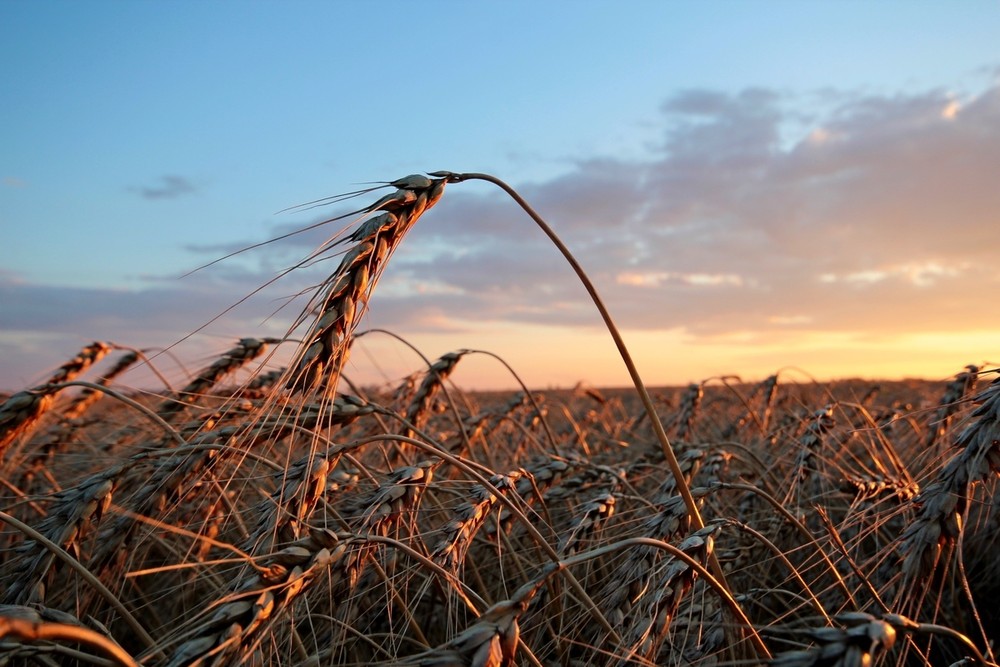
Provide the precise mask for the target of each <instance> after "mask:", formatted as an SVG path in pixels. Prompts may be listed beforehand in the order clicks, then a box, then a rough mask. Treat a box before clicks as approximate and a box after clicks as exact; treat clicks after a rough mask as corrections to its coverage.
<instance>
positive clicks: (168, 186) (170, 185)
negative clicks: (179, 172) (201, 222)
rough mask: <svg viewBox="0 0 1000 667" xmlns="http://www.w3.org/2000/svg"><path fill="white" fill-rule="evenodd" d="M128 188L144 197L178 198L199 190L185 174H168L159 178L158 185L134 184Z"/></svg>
mask: <svg viewBox="0 0 1000 667" xmlns="http://www.w3.org/2000/svg"><path fill="white" fill-rule="evenodd" d="M128 190H129V192H134V193H136V194H138V195H139V196H140V197H142V198H143V199H177V198H178V197H183V196H185V195H190V194H194V193H196V192H198V187H197V186H196V185H195V184H194V183H192V182H191V181H190V180H188V179H186V178H184V177H183V176H175V175H170V174H167V175H165V176H161V177H160V178H159V184H158V185H149V186H133V187H130V188H129V189H128Z"/></svg>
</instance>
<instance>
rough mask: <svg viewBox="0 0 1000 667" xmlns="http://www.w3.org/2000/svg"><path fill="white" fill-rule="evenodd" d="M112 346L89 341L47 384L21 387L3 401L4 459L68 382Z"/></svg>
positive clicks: (0, 446) (0, 448) (0, 436)
mask: <svg viewBox="0 0 1000 667" xmlns="http://www.w3.org/2000/svg"><path fill="white" fill-rule="evenodd" d="M110 351H111V346H110V345H108V344H107V343H102V342H100V341H97V342H94V343H91V344H90V345H87V346H86V347H84V348H83V349H82V350H80V353H79V354H77V355H76V356H75V357H73V358H72V359H70V360H69V361H67V362H66V363H65V364H63V365H62V366H60V367H59V368H58V369H57V370H56V372H55V373H53V374H52V376H51V377H49V379H48V381H46V382H45V383H44V384H42V385H39V386H37V387H35V388H34V389H26V390H24V391H19V392H17V393H16V394H14V395H13V396H11V397H10V398H8V399H7V400H6V401H4V402H3V404H0V459H2V458H3V454H4V452H5V451H7V448H8V447H9V446H10V445H11V444H12V443H13V442H14V441H15V440H17V439H18V438H21V437H25V436H27V435H28V434H29V433H31V432H32V431H33V430H34V428H35V426H36V425H37V424H38V420H39V419H41V418H42V415H43V414H45V411H46V410H48V409H49V408H50V407H51V406H52V401H53V397H54V396H55V394H56V392H58V391H59V390H60V389H61V388H62V387H61V386H60V385H61V384H62V383H64V382H69V381H70V380H73V379H74V378H76V377H78V376H79V375H80V374H81V373H83V372H84V371H86V370H87V369H88V368H90V367H91V366H92V365H93V364H95V363H97V362H98V361H100V360H101V359H103V358H104V355H106V354H107V353H108V352H110Z"/></svg>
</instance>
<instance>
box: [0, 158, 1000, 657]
mask: <svg viewBox="0 0 1000 667" xmlns="http://www.w3.org/2000/svg"><path fill="white" fill-rule="evenodd" d="M471 178H483V179H486V180H489V178H490V177H485V176H484V175H479V174H451V173H448V172H438V173H435V174H431V175H430V176H429V177H428V176H419V175H416V176H409V177H406V178H403V179H400V180H398V181H395V182H392V183H391V184H389V185H391V186H392V188H393V192H392V193H391V194H389V195H386V196H385V197H382V198H381V199H378V200H377V201H374V202H373V203H371V204H370V205H366V206H365V207H363V208H361V209H359V210H358V211H355V212H354V214H355V215H356V216H357V217H358V222H357V224H356V225H355V227H354V230H353V231H352V232H351V233H350V234H347V235H344V236H343V237H342V238H340V239H339V240H337V241H336V242H334V243H331V244H329V245H327V246H324V247H321V248H319V249H317V251H316V254H315V255H314V257H319V256H321V255H322V256H325V255H332V256H336V255H339V265H338V266H337V269H336V270H335V271H334V272H333V273H332V274H331V275H330V276H329V278H328V279H327V280H326V282H324V283H323V284H322V285H320V286H319V287H318V288H317V290H316V292H315V295H314V298H313V299H312V301H311V303H310V304H309V307H308V308H306V309H305V311H304V312H303V315H302V317H301V318H300V320H299V321H298V322H296V323H295V325H294V326H293V329H292V332H294V334H295V335H294V338H295V339H296V340H297V341H298V343H297V345H298V347H297V351H296V352H295V354H294V355H293V356H292V358H291V359H290V362H289V363H288V364H287V366H285V367H283V368H280V369H276V370H273V371H271V370H268V368H269V367H268V366H266V365H265V364H264V363H263V362H264V360H266V359H267V354H268V351H269V349H273V347H275V346H278V345H289V344H291V343H288V342H284V343H283V342H282V341H280V340H276V339H261V338H245V339H242V340H240V341H238V342H237V343H236V344H235V346H234V347H232V348H231V349H229V350H228V351H226V352H225V353H223V354H221V355H220V356H219V357H218V358H217V359H216V360H214V361H213V362H211V363H208V364H206V365H205V366H204V367H203V368H200V369H195V370H194V371H192V372H191V373H190V375H189V377H187V378H186V379H185V380H184V382H183V383H172V384H169V386H168V385H164V387H165V388H161V389H158V390H157V391H155V392H151V391H141V392H140V391H137V390H133V389H130V388H129V386H128V385H127V384H125V383H123V382H120V380H119V379H120V378H121V377H122V374H123V373H127V372H128V370H129V368H130V367H132V366H134V365H136V364H145V365H147V366H148V367H153V368H155V366H156V362H155V360H154V361H150V360H148V359H146V358H145V357H144V356H143V355H142V353H140V352H138V351H131V350H124V349H121V348H119V347H117V346H114V345H110V344H107V343H101V342H96V343H94V344H92V345H89V346H87V347H85V348H84V349H82V350H81V351H80V352H79V354H78V355H77V356H76V357H74V358H73V359H71V360H69V361H68V362H67V363H65V364H64V365H63V366H62V367H60V368H59V369H58V370H57V371H56V372H54V374H53V375H52V376H51V377H50V378H49V380H48V381H47V382H45V383H43V384H41V385H39V386H36V387H30V388H26V389H24V390H22V391H18V392H16V393H13V394H11V395H9V396H6V397H4V398H3V400H2V402H0V456H2V459H0V469H2V470H0V528H2V532H0V665H6V664H11V665H15V664H16V665H21V664H25V665H63V664H74V665H76V664H79V665H90V664H94V665H135V664H141V665H148V666H151V667H153V666H166V667H181V666H187V665H315V666H317V667H318V666H320V665H366V664H398V665H411V666H414V667H417V666H421V665H425V666H428V667H432V666H433V667H446V666H448V667H450V666H452V665H454V666H459V665H464V666H472V667H499V666H505V665H514V664H517V665H533V666H536V667H538V666H545V667H548V666H550V665H566V666H570V665H574V666H575V665H581V666H582V665H619V664H621V665H624V664H636V665H644V664H645V665H678V666H679V665H758V664H773V665H781V666H783V667H799V666H801V667H808V666H812V665H824V666H826V665H829V666H844V667H851V666H855V665H857V666H861V665H872V664H883V665H895V664H906V665H951V664H984V665H991V664H995V657H994V654H993V651H994V646H993V640H994V638H996V637H998V636H1000V609H998V608H997V607H994V606H993V605H994V604H995V600H996V599H997V596H998V594H1000V560H998V559H997V557H996V553H997V548H998V544H997V541H998V538H1000V507H998V506H997V505H998V500H997V495H996V490H997V489H996V482H997V475H998V473H1000V378H997V369H996V368H992V367H982V368H981V367H977V366H968V367H966V368H965V369H964V370H960V369H956V371H959V370H960V372H958V373H957V374H956V375H955V377H954V379H953V380H951V381H949V382H940V383H938V382H917V381H913V382H882V383H879V384H875V383H872V382H863V381H859V380H854V381H843V382H836V383H826V384H821V383H817V382H812V381H810V380H809V379H808V378H806V377H805V376H803V375H801V374H796V373H792V372H783V373H779V374H776V375H772V376H770V377H768V378H766V379H764V380H762V381H760V382H755V383H747V382H741V381H738V380H736V379H728V378H712V379H707V380H705V381H704V382H702V383H700V384H692V385H690V386H688V387H680V388H660V389H647V388H646V387H645V386H644V385H643V384H642V382H641V378H640V377H639V374H638V370H637V369H635V368H634V366H633V365H632V363H631V359H630V358H629V357H628V353H627V347H626V345H625V341H624V340H622V338H621V337H620V336H619V334H618V332H617V329H616V328H615V327H614V323H613V321H612V320H611V318H610V315H608V314H607V311H606V310H605V309H604V307H603V304H602V303H600V299H599V297H598V295H597V293H596V291H595V290H593V288H592V286H591V285H590V283H589V281H588V280H587V279H586V275H585V274H584V273H583V271H582V269H581V268H580V267H579V266H577V265H576V264H575V261H574V260H573V259H572V255H570V254H569V252H568V250H566V249H565V247H564V246H562V244H561V242H559V240H558V238H557V237H556V236H555V235H554V233H551V230H550V229H549V228H548V227H547V226H546V225H545V223H544V221H541V220H540V219H539V218H537V216H536V215H535V214H534V212H533V211H531V210H530V207H528V206H527V204H526V203H525V202H523V201H522V202H521V203H522V204H523V205H524V207H525V209H526V210H527V211H528V214H529V215H531V216H533V217H535V218H536V222H538V223H539V224H540V225H542V226H543V229H544V230H545V231H546V233H548V234H549V236H550V238H551V239H552V240H553V242H555V243H556V244H557V245H558V246H559V247H560V250H563V251H564V254H565V255H566V257H567V259H568V260H569V261H570V262H571V263H572V264H573V265H574V268H575V269H577V270H578V275H580V277H581V280H583V281H584V283H585V285H586V286H587V287H588V290H589V291H590V292H591V295H592V296H593V297H594V300H595V305H596V307H598V309H599V310H601V312H602V315H603V316H605V321H606V323H607V324H608V326H609V330H611V332H612V335H613V337H614V339H615V342H616V343H617V344H618V345H619V349H620V351H621V352H622V355H623V359H624V360H625V363H626V365H627V366H628V367H629V370H630V372H631V373H632V376H633V379H634V381H635V386H634V387H629V388H628V389H614V390H611V389H607V390H604V389H601V390H598V389H593V388H586V387H579V388H578V389H577V390H574V391H569V390H567V391H549V392H538V391H530V390H528V389H527V388H525V389H524V391H520V392H516V393H515V392H511V393H509V394H504V393H495V392H494V393H484V392H478V393H476V392H466V391H463V390H462V389H461V387H458V386H455V385H454V384H452V383H451V382H449V376H450V375H451V373H452V372H453V370H454V369H455V368H456V366H458V365H459V364H461V363H463V359H465V358H466V357H467V356H468V355H470V354H474V353H472V352H470V351H467V350H457V351H455V352H453V353H450V354H446V355H444V356H442V357H441V358H439V359H436V360H428V361H427V363H426V364H425V365H424V367H421V368H415V369H414V372H413V374H412V375H410V376H408V377H407V378H405V379H403V380H402V381H401V382H399V383H398V384H397V385H395V386H386V387H369V388H361V387H357V386H354V385H353V384H352V383H351V382H350V379H349V378H348V377H346V376H344V377H342V371H343V368H344V364H345V360H346V358H347V355H348V352H349V350H350V346H351V342H352V339H353V337H354V336H355V333H356V330H359V329H358V325H359V323H361V322H363V315H364V310H365V307H366V305H367V303H368V300H369V299H371V298H377V294H374V293H373V290H374V287H375V285H376V284H377V282H378V277H379V275H380V274H381V272H382V270H383V269H384V268H385V266H386V264H387V262H388V261H389V260H390V258H391V256H392V253H393V251H394V250H395V249H396V247H397V246H398V245H399V243H400V242H401V241H402V239H403V236H404V235H405V233H406V232H407V230H408V229H409V228H410V227H411V226H412V225H413V224H414V223H415V222H416V221H417V219H418V218H419V217H420V216H421V215H422V214H423V213H424V212H425V211H426V210H428V209H429V208H430V207H432V206H433V205H434V203H435V202H436V201H437V199H438V198H439V197H441V195H442V193H443V191H444V189H445V186H446V185H448V184H451V183H457V182H461V181H462V180H468V179H471ZM494 182H496V181H495V179H494ZM496 183H497V184H498V185H501V187H505V186H504V185H503V184H502V183H500V182H496ZM364 194H366V193H364ZM510 194H512V196H515V197H516V193H514V192H512V191H510ZM292 332H290V335H289V338H292V337H293V336H292V335H291V334H292Z"/></svg>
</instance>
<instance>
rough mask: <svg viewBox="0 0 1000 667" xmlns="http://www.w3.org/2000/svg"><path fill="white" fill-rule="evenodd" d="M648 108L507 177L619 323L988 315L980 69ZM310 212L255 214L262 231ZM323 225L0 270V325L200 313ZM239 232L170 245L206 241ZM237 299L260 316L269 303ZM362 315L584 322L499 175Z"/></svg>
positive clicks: (873, 330) (436, 325) (108, 322)
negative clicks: (74, 275)
mask: <svg viewBox="0 0 1000 667" xmlns="http://www.w3.org/2000/svg"><path fill="white" fill-rule="evenodd" d="M661 113H662V116H661V119H660V122H661V124H662V133H661V135H660V141H659V143H658V144H657V145H655V146H653V147H652V148H651V150H650V152H649V154H648V155H647V156H646V158H645V159H642V160H638V159H631V160H618V159H615V158H614V157H609V156H597V157H588V158H586V159H580V160H578V161H577V162H576V163H574V164H573V165H572V167H571V168H570V169H569V170H568V171H567V172H566V173H565V174H563V175H562V176H560V177H558V178H554V179H551V180H548V181H544V182H536V183H522V184H518V190H519V191H520V192H521V194H522V195H523V196H524V197H525V198H526V199H527V200H528V201H529V202H531V203H532V205H533V206H534V207H535V208H536V210H538V211H539V213H541V214H542V215H543V216H544V217H545V218H546V219H547V220H548V221H549V223H550V224H551V225H552V227H553V228H555V230H556V231H557V233H558V234H559V235H560V236H561V237H562V238H563V240H564V241H565V243H566V244H567V245H568V246H569V247H570V248H571V250H572V251H573V252H574V254H575V255H576V257H577V259H578V260H579V262H580V263H581V265H582V266H583V267H584V269H585V270H586V271H587V273H588V275H590V277H591V278H592V280H593V281H594V282H595V284H596V285H597V287H598V289H599V290H600V292H601V294H602V296H603V298H604V300H605V302H606V303H607V304H608V305H609V307H610V309H611V311H612V314H613V315H614V316H615V318H616V320H617V321H618V323H619V325H621V326H624V327H626V328H630V329H632V330H644V331H649V332H656V331H668V330H676V331H682V332H684V335H686V336H687V337H688V339H689V340H691V341H693V342H694V343H695V344H699V343H702V344H705V345H710V344H717V343H721V342H726V341H730V342H731V341H732V340H735V339H736V338H738V339H739V340H740V341H741V342H740V344H741V345H747V346H752V345H754V344H764V343H767V344H772V345H773V344H774V342H775V341H781V340H789V338H787V337H789V336H793V335H797V332H812V334H811V335H815V336H817V338H818V337H820V334H822V335H825V336H832V337H835V338H837V339H838V340H846V339H847V338H849V337H851V336H857V335H858V332H865V335H866V336H867V337H868V338H870V339H871V340H884V341H891V340H892V337H893V336H898V335H901V334H902V333H906V332H908V333H910V334H912V333H915V332H946V331H956V332H960V331H962V330H964V329H965V328H968V327H970V326H972V325H973V324H974V325H975V326H976V327H978V328H979V329H987V330H988V329H991V328H992V329H1000V311H997V309H994V308H990V307H988V299H989V297H990V296H991V295H992V294H995V293H996V292H997V290H998V289H1000V264H998V263H997V262H996V261H995V244H996V230H997V229H1000V189H998V188H996V186H995V172H996V169H995V165H997V164H1000V87H998V86H994V87H991V88H987V89H986V90H983V91H982V92H979V93H978V94H975V95H965V96H957V95H955V94H954V93H952V92H948V91H944V90H930V91H922V92H917V93H910V94H892V95H890V94H885V95H876V94H859V93H857V92H853V91H846V92H845V91H829V90H827V91H822V93H817V94H810V95H803V96H798V97H796V96H793V95H789V94H787V93H779V92H777V91H772V90H766V89H761V88H753V89H747V90H745V91H742V92H737V93H723V92H719V91H711V90H687V91H681V92H678V93H676V94H674V95H671V96H670V97H668V98H667V99H666V100H665V102H664V103H663V105H662V107H661ZM136 191H137V192H139V193H140V194H141V195H142V196H144V197H148V198H157V197H166V196H176V195H180V194H186V193H189V192H193V191H194V186H192V185H191V184H190V183H189V182H188V181H186V180H185V179H183V178H180V177H169V176H168V177H164V178H163V184H162V185H161V186H158V187H150V188H141V189H136ZM318 194H323V193H318ZM345 210H346V209H345ZM339 212H340V211H337V210H332V209H331V211H330V212H329V213H328V214H327V215H329V216H330V217H333V216H334V215H336V214H337V213H339ZM321 220H322V219H321V218H318V217H317V218H313V219H311V220H308V221H306V222H295V223H283V224H280V225H276V226H275V227H274V228H273V229H272V230H271V233H270V236H272V237H278V236H284V235H286V234H289V233H290V232H292V231H295V230H296V229H299V228H302V227H306V226H308V225H310V224H314V223H316V222H320V221H321ZM344 224H345V221H336V222H331V223H330V224H328V225H325V226H318V227H316V228H315V229H311V230H308V231H306V232H304V233H302V234H297V235H293V236H290V237H288V238H286V239H284V240H282V241H280V242H276V243H275V244H273V245H269V246H268V247H267V251H266V252H263V253H253V252H251V253H247V254H245V255H241V256H240V258H239V259H238V260H230V261H228V262H226V263H224V264H223V265H221V267H217V268H218V270H217V272H213V273H211V274H210V275H211V276H212V280H211V281H209V287H204V286H203V287H200V288H195V287H192V286H191V284H190V283H188V282H185V281H181V283H171V282H167V281H161V282H158V283H156V284H151V285H150V286H149V288H148V289H146V290H143V291H141V292H134V293H117V292H113V291H106V290H105V291H100V292H99V293H97V292H88V291H86V290H76V291H74V290H64V289H62V288H59V289H54V288H42V287H38V286H30V285H16V284H14V283H13V282H12V281H11V280H10V279H9V278H5V279H4V280H5V282H4V283H3V286H2V290H5V291H4V293H3V294H2V296H3V298H4V303H5V309H4V315H3V317H4V319H7V320H8V322H5V323H4V325H5V327H8V326H10V325H13V326H15V328H18V330H22V331H29V330H38V331H46V332H52V331H67V330H72V331H77V332H81V330H82V329H84V328H85V329H86V330H87V331H88V332H89V333H88V334H87V335H88V336H104V335H114V336H118V335H119V334H118V333H114V334H102V333H100V331H111V330H112V329H113V328H114V327H118V326H125V325H128V326H129V327H130V328H129V329H127V332H128V334H129V335H131V336H134V337H135V338H136V339H141V340H142V341H146V340H148V339H150V338H152V334H154V333H156V334H159V335H160V336H159V339H160V340H161V342H162V340H163V338H164V336H165V335H167V334H169V335H182V332H184V331H185V330H190V329H192V328H194V327H196V326H198V325H199V324H201V323H202V322H204V321H207V320H208V319H210V318H211V317H212V316H213V315H214V314H217V313H218V312H221V311H222V310H224V309H225V308H226V307H227V306H228V305H230V304H231V303H233V302H234V301H235V300H236V299H238V298H240V296H242V295H244V294H247V293H249V292H251V291H252V290H253V289H254V288H255V287H256V286H259V285H261V284H264V283H265V282H267V281H268V280H270V279H271V278H273V277H274V276H275V275H276V274H277V273H279V272H280V271H281V269H282V268H284V267H286V266H289V265H291V264H293V263H295V262H296V261H298V260H299V259H301V258H302V257H304V256H306V255H307V254H308V253H309V252H310V251H311V250H312V249H313V248H315V247H317V246H318V245H320V244H322V243H324V242H325V241H327V240H328V239H329V238H330V237H331V236H332V235H333V234H335V233H336V232H337V231H338V230H340V229H342V228H343V226H344ZM258 241H259V240H256V239H248V240H245V241H242V242H236V243H234V244H232V245H226V246H224V247H223V246H215V247H211V248H194V247H192V248H191V249H192V250H196V251H198V253H199V254H200V255H201V256H202V257H207V258H208V259H213V258H214V257H217V256H219V255H220V254H225V253H228V252H232V251H233V250H238V249H240V248H242V247H246V246H249V245H251V244H253V243H256V242H258ZM333 266H335V261H333V262H325V263H320V264H319V265H317V266H314V267H312V268H310V269H305V270H302V271H299V272H296V273H295V274H293V276H290V277H289V278H287V279H285V280H284V281H282V282H283V283H285V284H286V285H285V286H284V287H281V286H280V285H281V283H279V287H277V288H275V290H270V291H269V292H268V293H269V294H271V295H272V296H271V297H269V298H271V299H273V298H276V296H275V295H282V294H294V293H296V292H297V291H298V290H300V289H303V288H304V287H305V286H307V285H310V284H315V283H316V282H318V281H319V280H320V279H321V277H322V275H323V273H324V272H325V271H329V270H331V269H332V267H333ZM213 271H215V270H213ZM195 278H196V279H197V278H198V274H196V276H195ZM213 281H214V282H213ZM257 303H258V305H262V304H263V305H264V308H263V312H264V314H266V313H268V312H270V310H272V309H273V308H274V307H276V306H275V304H276V303H277V302H276V301H258V302H257ZM241 312H244V313H249V312H250V310H249V309H245V310H243V311H241ZM292 312H293V313H297V312H298V310H296V309H293V310H292ZM260 314H261V311H257V315H258V318H257V320H255V319H254V318H253V317H251V316H249V315H243V316H242V319H239V320H237V321H236V324H238V325H241V326H246V327H247V330H245V331H234V334H235V335H254V334H253V327H254V326H255V325H256V324H257V322H259V319H260ZM369 315H370V318H371V320H370V323H369V324H373V325H378V326H382V327H386V328H390V329H393V330H394V331H398V332H400V333H403V334H407V333H420V334H424V333H426V334H433V333H456V332H459V333H460V332H463V331H469V330H472V329H475V327H480V328H484V327H486V328H488V327H490V326H491V325H499V324H500V323H524V324H530V325H544V326H549V327H587V328H594V329H595V330H596V328H598V327H600V326H601V322H600V319H599V318H598V316H597V315H596V313H595V311H594V309H593V308H592V307H591V306H590V305H589V301H588V298H587V294H586V292H585V291H584V290H583V288H582V287H581V286H580V284H579V283H578V282H577V280H576V279H575V277H574V276H573V274H572V272H571V270H570V268H569V266H568V265H567V264H566V263H565V261H564V260H563V259H562V258H561V257H560V256H559V254H558V252H557V250H556V249H555V248H554V247H553V246H552V244H551V243H550V242H549V241H548V240H547V239H546V238H545V236H544V235H543V234H542V232H541V231H540V230H538V229H537V228H536V227H535V226H534V224H533V223H532V222H531V221H530V220H529V219H528V218H527V216H526V215H524V214H523V212H521V211H520V210H519V209H518V208H517V207H516V206H515V205H514V203H513V202H512V201H510V200H509V199H508V198H507V197H506V196H504V195H503V194H502V193H500V192H498V191H496V190H494V189H491V188H487V187H485V186H483V185H474V184H472V183H463V184H455V185H450V186H448V190H447V191H446V193H445V196H444V197H443V199H442V200H441V202H440V203H439V204H438V205H437V206H436V207H435V208H434V209H433V210H432V211H430V212H428V213H427V214H426V215H425V217H424V218H423V219H422V220H421V221H420V223H419V224H417V225H416V226H415V227H414V229H413V230H412V231H411V232H410V234H409V236H408V238H407V239H406V240H405V242H404V243H403V245H402V246H401V247H400V248H399V250H398V251H397V252H396V254H395V255H394V256H393V260H392V262H391V263H390V265H389V268H388V269H387V271H386V273H385V275H384V277H383V279H382V283H381V284H380V286H379V289H378V291H377V293H376V295H375V297H374V298H373V299H372V302H371V304H370V312H369ZM288 319H290V317H289V318H287V319H285V320H280V318H279V320H280V321H285V322H287V321H288ZM279 320H276V322H277V321H279ZM67 322H70V324H67ZM734 337H735V338H734ZM469 344H470V345H471V344H474V343H472V342H470V343H469ZM748 349H749V348H748ZM747 354H748V355H749V354H750V353H749V351H748V352H747ZM960 362H961V363H966V362H967V360H965V359H960ZM851 372H852V373H856V372H857V371H855V370H852V371H851Z"/></svg>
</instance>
